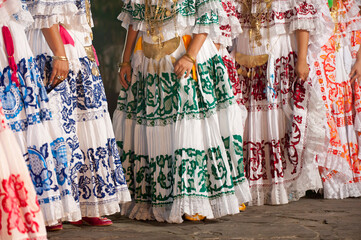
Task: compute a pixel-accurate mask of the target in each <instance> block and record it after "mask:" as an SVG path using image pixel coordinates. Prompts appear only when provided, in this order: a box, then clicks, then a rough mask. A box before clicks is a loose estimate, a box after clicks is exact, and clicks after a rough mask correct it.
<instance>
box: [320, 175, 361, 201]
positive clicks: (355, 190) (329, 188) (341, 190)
mask: <svg viewBox="0 0 361 240" xmlns="http://www.w3.org/2000/svg"><path fill="white" fill-rule="evenodd" d="M323 185H324V190H323V195H324V198H327V199H344V198H348V197H360V196H361V182H353V181H351V182H349V181H346V180H345V177H344V176H342V174H341V173H336V174H334V175H333V176H332V177H331V178H327V179H326V181H324V182H323Z"/></svg>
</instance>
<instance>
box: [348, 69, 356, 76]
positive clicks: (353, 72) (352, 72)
mask: <svg viewBox="0 0 361 240" xmlns="http://www.w3.org/2000/svg"><path fill="white" fill-rule="evenodd" d="M355 73H356V68H355V67H353V68H352V69H351V72H350V75H349V77H353V75H355Z"/></svg>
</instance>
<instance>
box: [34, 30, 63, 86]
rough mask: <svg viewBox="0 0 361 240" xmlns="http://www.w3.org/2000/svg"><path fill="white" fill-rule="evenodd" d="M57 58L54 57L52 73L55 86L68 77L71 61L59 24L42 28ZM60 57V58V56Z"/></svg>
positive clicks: (51, 82)
mask: <svg viewBox="0 0 361 240" xmlns="http://www.w3.org/2000/svg"><path fill="white" fill-rule="evenodd" d="M41 31H42V32H43V35H44V37H45V40H46V42H47V43H48V45H49V47H50V49H51V51H52V52H53V54H54V56H55V58H53V71H52V72H51V75H50V79H49V80H50V85H51V86H52V87H55V86H56V85H58V84H59V83H60V82H62V81H63V80H64V79H66V78H67V77H68V73H69V62H68V60H67V58H66V53H65V48H64V44H63V41H62V39H61V36H60V33H59V25H58V24H54V25H53V26H51V27H50V28H43V29H41ZM58 57H60V58H58Z"/></svg>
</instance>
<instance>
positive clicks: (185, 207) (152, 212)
mask: <svg viewBox="0 0 361 240" xmlns="http://www.w3.org/2000/svg"><path fill="white" fill-rule="evenodd" d="M237 213H239V208H238V201H237V198H236V197H235V196H234V195H226V196H222V197H217V198H215V199H213V200H212V199H208V198H201V197H195V196H193V197H192V196H184V197H178V198H176V199H175V200H174V201H173V203H172V204H169V205H166V206H152V205H151V204H149V203H135V202H132V203H126V204H122V205H121V214H122V215H126V216H128V217H129V218H131V219H136V220H157V221H158V222H168V223H182V222H183V219H182V216H183V215H184V214H188V215H195V214H199V215H202V216H204V217H206V218H207V219H214V218H220V217H222V216H226V215H233V214H237Z"/></svg>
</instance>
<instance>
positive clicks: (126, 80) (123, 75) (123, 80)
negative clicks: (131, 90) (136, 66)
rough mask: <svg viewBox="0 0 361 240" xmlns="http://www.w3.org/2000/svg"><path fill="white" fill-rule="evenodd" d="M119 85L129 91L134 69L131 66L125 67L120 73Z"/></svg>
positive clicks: (122, 67) (121, 68)
mask: <svg viewBox="0 0 361 240" xmlns="http://www.w3.org/2000/svg"><path fill="white" fill-rule="evenodd" d="M118 73H119V83H120V85H122V87H123V88H124V89H128V87H129V84H130V80H131V78H132V67H131V66H130V64H129V65H123V66H121V67H120V69H119V71H118Z"/></svg>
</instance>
